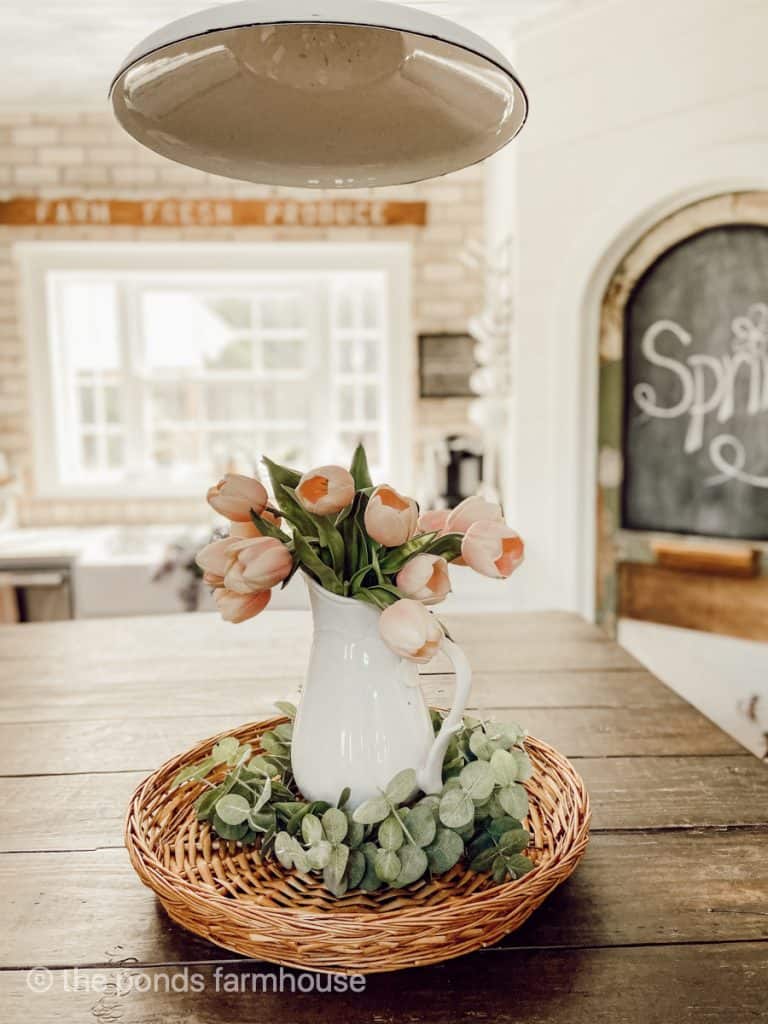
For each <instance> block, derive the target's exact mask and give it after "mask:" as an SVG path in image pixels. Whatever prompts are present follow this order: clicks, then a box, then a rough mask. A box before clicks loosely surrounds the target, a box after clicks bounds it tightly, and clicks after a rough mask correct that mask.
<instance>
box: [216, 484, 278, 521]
mask: <svg viewBox="0 0 768 1024" xmlns="http://www.w3.org/2000/svg"><path fill="white" fill-rule="evenodd" d="M207 499H208V504H209V505H210V506H211V508H214V509H216V511H217V512H218V513H219V515H222V516H225V517H226V518H227V519H230V520H232V522H234V523H248V522H250V521H251V509H253V511H254V512H255V513H256V515H257V516H258V515H261V513H262V512H263V511H264V506H265V505H266V504H267V492H266V490H265V488H264V485H263V484H262V483H260V482H259V481H258V480H254V479H253V477H250V476H240V474H239V473H227V474H226V476H224V477H222V479H221V480H219V482H218V483H217V484H215V485H214V486H213V487H211V488H210V489H209V491H208V494H207Z"/></svg>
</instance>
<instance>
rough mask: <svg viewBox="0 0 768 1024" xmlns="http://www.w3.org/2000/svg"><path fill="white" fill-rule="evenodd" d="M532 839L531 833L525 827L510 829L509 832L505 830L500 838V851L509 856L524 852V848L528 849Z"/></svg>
mask: <svg viewBox="0 0 768 1024" xmlns="http://www.w3.org/2000/svg"><path fill="white" fill-rule="evenodd" d="M530 841H531V836H530V833H529V832H526V831H525V829H522V828H515V829H510V830H509V832H505V833H504V834H503V835H502V836H501V838H500V839H499V853H503V854H504V855H505V856H508V857H509V856H512V855H513V854H516V853H522V852H523V850H527V849H528V844H529V843H530Z"/></svg>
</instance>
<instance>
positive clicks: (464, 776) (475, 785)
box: [446, 761, 495, 824]
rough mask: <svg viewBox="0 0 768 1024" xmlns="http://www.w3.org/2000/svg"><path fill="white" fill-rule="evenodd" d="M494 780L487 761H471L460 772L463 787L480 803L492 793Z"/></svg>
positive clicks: (468, 794)
mask: <svg viewBox="0 0 768 1024" xmlns="http://www.w3.org/2000/svg"><path fill="white" fill-rule="evenodd" d="M494 781H495V780H494V775H493V771H492V769H491V765H490V764H488V762H487V761H471V762H470V763H469V764H468V765H466V766H465V767H464V768H462V770H461V773H460V774H459V782H460V783H461V787H462V789H463V790H464V792H465V793H466V794H467V796H471V797H472V799H473V800H476V801H477V802H478V803H482V801H483V800H487V799H488V797H489V796H490V795H491V793H492V792H493V786H494ZM446 824H447V822H446Z"/></svg>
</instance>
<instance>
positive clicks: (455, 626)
mask: <svg viewBox="0 0 768 1024" xmlns="http://www.w3.org/2000/svg"><path fill="white" fill-rule="evenodd" d="M446 623H447V624H448V627H449V629H450V630H451V632H452V634H453V635H455V638H456V640H457V642H458V643H460V644H461V645H462V646H463V647H464V648H465V649H466V651H467V654H468V655H469V658H470V661H471V662H472V665H473V668H474V670H475V671H477V672H484V671H506V670H508V669H509V668H514V669H517V670H542V669H543V670H555V669H561V670H577V669H593V670H599V669H612V668H634V669H638V668H640V667H641V666H640V665H639V663H638V662H637V661H636V660H635V659H634V658H633V657H632V656H631V655H630V654H628V653H627V652H626V651H624V650H623V649H622V648H621V647H619V646H618V645H617V644H615V643H613V642H612V641H609V640H608V639H607V638H606V636H605V634H604V633H602V632H601V631H600V630H599V629H597V627H596V626H593V625H590V624H588V623H586V622H584V620H583V619H580V618H579V617H578V616H577V615H572V614H570V613H566V612H542V613H520V614H515V615H510V614H500V615H464V616H450V615H449V616H446ZM310 638H311V619H310V616H309V613H308V612H304V611H298V612H294V611H275V612H270V613H269V614H267V615H262V616H260V617H259V618H257V619H253V620H251V621H249V622H248V623H247V624H246V625H243V626H242V627H241V628H239V629H238V628H235V627H233V626H232V625H231V623H227V622H223V621H222V620H221V619H220V617H219V616H217V615H215V614H213V613H201V614H197V615H158V616H147V617H137V618H123V619H80V620H77V621H75V622H71V621H68V622H60V623H57V622H46V623H32V624H26V625H20V626H7V627H3V630H2V634H0V644H2V654H3V658H2V661H0V682H2V681H4V680H14V679H15V680H17V681H20V680H23V679H25V678H32V679H34V678H35V675H36V674H39V672H40V670H41V668H43V664H41V661H42V662H45V661H47V662H48V668H49V669H51V668H56V667H58V669H59V671H61V670H63V669H66V670H67V671H68V672H69V673H70V674H69V680H70V681H71V680H74V679H78V680H79V679H81V678H86V679H89V680H90V681H97V680H98V679H105V678H110V677H111V676H112V675H113V674H114V673H115V672H118V673H121V674H122V673H126V672H132V673H133V675H134V678H138V679H144V680H150V681H151V680H156V679H157V678H158V676H162V678H166V677H173V678H176V679H183V678H186V677H187V673H188V672H194V673H196V674H195V675H194V676H193V678H196V679H201V680H204V679H206V678H217V677H219V676H222V677H224V678H246V679H247V678H255V676H256V667H255V664H254V659H255V653H256V652H258V672H259V674H260V675H265V676H275V677H284V676H301V675H302V674H303V673H304V671H305V669H306V662H307V655H308V652H309V644H310ZM53 659H55V660H56V661H57V662H58V666H55V665H53V664H52V660H53ZM430 668H431V669H432V671H434V672H445V671H448V669H449V665H448V662H447V659H445V658H444V656H442V655H441V656H440V657H439V658H436V659H435V660H434V661H433V662H432V663H431V665H430Z"/></svg>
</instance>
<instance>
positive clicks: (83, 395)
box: [78, 387, 96, 423]
mask: <svg viewBox="0 0 768 1024" xmlns="http://www.w3.org/2000/svg"><path fill="white" fill-rule="evenodd" d="M78 398H79V401H80V422H81V423H95V422H96V412H95V401H94V394H93V388H91V387H83V388H78Z"/></svg>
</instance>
